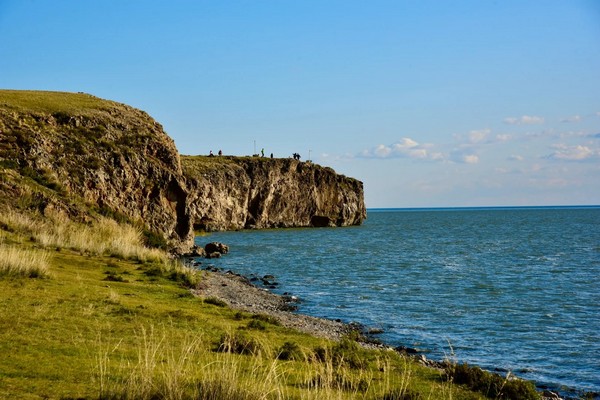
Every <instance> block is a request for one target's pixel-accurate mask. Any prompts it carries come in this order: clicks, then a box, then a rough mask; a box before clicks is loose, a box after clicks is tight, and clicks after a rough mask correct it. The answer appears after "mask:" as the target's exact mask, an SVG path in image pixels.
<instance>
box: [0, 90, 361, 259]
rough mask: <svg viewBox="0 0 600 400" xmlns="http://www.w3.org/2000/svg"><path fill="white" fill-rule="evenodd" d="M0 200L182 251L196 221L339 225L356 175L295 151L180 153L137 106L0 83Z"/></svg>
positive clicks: (356, 189)
mask: <svg viewBox="0 0 600 400" xmlns="http://www.w3.org/2000/svg"><path fill="white" fill-rule="evenodd" d="M0 175H1V176H0V194H1V196H0V202H5V203H13V206H15V205H16V206H18V207H21V208H30V209H37V210H39V211H40V212H42V213H44V212H47V210H49V209H51V210H53V212H56V211H58V212H62V213H65V214H67V215H68V216H70V217H71V218H75V219H79V220H86V219H89V218H93V217H94V215H99V214H101V215H104V216H108V217H110V218H115V219H125V220H128V221H129V222H133V223H136V224H139V225H140V226H143V227H144V229H145V232H146V233H147V236H148V237H149V238H150V241H151V242H152V241H153V242H156V243H158V244H163V245H164V246H165V247H170V248H172V249H177V250H179V251H185V249H187V248H189V247H190V246H191V245H192V244H193V238H194V232H195V231H196V230H229V229H254V228H271V227H309V226H345V225H356V224H360V223H361V222H362V221H363V219H364V218H366V209H365V205H364V200H363V186H362V182H360V181H358V180H356V179H352V178H348V177H345V176H342V175H339V174H336V173H335V172H334V171H333V170H332V169H331V168H326V167H321V166H319V165H316V164H312V163H308V162H300V161H298V160H295V159H291V158H290V159H270V158H262V157H233V156H229V157H225V156H222V157H219V156H215V157H209V156H180V154H179V153H178V151H177V148H176V147H175V143H174V142H173V140H172V139H171V138H170V137H169V136H168V135H167V134H166V133H165V131H164V129H163V127H162V126H161V125H160V124H159V123H158V122H157V121H155V120H154V119H153V118H152V117H150V116H149V115H148V114H147V113H145V112H144V111H141V110H138V109H136V108H133V107H130V106H128V105H125V104H121V103H117V102H114V101H109V100H103V99H100V98H97V97H95V96H92V95H89V94H84V93H62V92H41V91H15V90H0Z"/></svg>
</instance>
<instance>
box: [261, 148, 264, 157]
mask: <svg viewBox="0 0 600 400" xmlns="http://www.w3.org/2000/svg"><path fill="white" fill-rule="evenodd" d="M260 156H261V157H264V156H265V149H260Z"/></svg>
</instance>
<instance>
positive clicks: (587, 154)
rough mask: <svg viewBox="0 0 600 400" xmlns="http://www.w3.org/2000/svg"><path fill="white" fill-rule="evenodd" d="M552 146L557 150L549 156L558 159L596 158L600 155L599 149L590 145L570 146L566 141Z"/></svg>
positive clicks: (581, 159) (578, 159)
mask: <svg viewBox="0 0 600 400" xmlns="http://www.w3.org/2000/svg"><path fill="white" fill-rule="evenodd" d="M552 147H553V148H554V149H555V150H554V152H553V153H552V154H550V156H549V157H550V158H553V159H556V160H568V161H583V160H588V159H591V158H596V157H598V156H599V155H600V151H599V150H598V149H594V148H591V147H589V146H583V145H574V146H569V145H566V144H564V143H559V144H555V145H553V146H552Z"/></svg>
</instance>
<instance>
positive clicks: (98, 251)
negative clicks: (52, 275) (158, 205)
mask: <svg viewBox="0 0 600 400" xmlns="http://www.w3.org/2000/svg"><path fill="white" fill-rule="evenodd" d="M0 224H2V225H4V226H5V227H6V228H7V229H9V230H11V231H14V232H17V233H22V234H25V235H29V236H31V237H32V238H33V239H34V240H35V241H36V242H38V243H39V244H41V245H42V246H45V247H55V248H69V249H73V250H78V251H81V252H85V253H89V254H93V255H110V256H114V257H118V258H122V259H133V260H139V261H142V262H166V261H167V260H168V257H167V255H166V253H165V252H163V251H161V250H158V249H150V248H148V247H145V246H144V245H143V239H142V231H141V230H140V229H139V228H137V227H134V226H131V225H128V224H123V223H121V224H120V223H118V222H116V221H114V220H112V219H109V218H104V217H102V218H100V219H99V220H97V221H95V222H94V223H91V224H81V223H76V222H73V221H71V220H70V219H69V218H68V217H66V216H65V215H64V214H61V213H51V214H49V215H47V216H46V218H44V219H42V218H41V217H36V216H33V215H28V214H25V213H20V212H17V211H15V210H13V209H7V210H4V211H3V212H0Z"/></svg>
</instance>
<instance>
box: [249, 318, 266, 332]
mask: <svg viewBox="0 0 600 400" xmlns="http://www.w3.org/2000/svg"><path fill="white" fill-rule="evenodd" d="M247 327H248V329H256V330H259V331H264V330H266V329H267V324H265V323H264V322H262V321H259V320H257V319H253V320H251V321H250V322H248V325H247Z"/></svg>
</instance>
